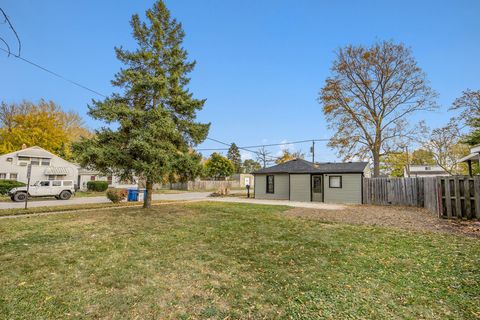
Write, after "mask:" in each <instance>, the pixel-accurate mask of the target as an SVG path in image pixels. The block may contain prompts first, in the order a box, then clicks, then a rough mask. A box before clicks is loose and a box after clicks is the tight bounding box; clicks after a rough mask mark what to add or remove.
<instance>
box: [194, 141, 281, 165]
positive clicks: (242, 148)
mask: <svg viewBox="0 0 480 320" xmlns="http://www.w3.org/2000/svg"><path fill="white" fill-rule="evenodd" d="M207 140H211V141H214V142H217V143H220V144H223V145H225V146H231V144H230V143H227V142H223V141H220V140H218V139H213V138H208V137H207ZM238 149H240V150H244V151H248V152H252V153H255V154H257V155H260V152H258V151H255V150H250V149H247V148H245V147H238ZM198 150H200V149H198ZM224 150H228V148H224ZM269 158H270V160H269V161H275V160H277V158H274V157H269Z"/></svg>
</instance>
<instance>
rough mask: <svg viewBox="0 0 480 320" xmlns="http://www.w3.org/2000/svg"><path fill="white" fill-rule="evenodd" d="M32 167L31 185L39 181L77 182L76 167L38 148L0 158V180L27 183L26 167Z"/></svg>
mask: <svg viewBox="0 0 480 320" xmlns="http://www.w3.org/2000/svg"><path fill="white" fill-rule="evenodd" d="M29 164H31V165H32V174H31V179H30V181H31V183H34V182H35V181H39V180H73V181H76V180H77V176H78V166H77V165H76V164H74V163H71V162H68V161H66V160H64V159H62V158H60V157H59V156H57V155H55V154H53V153H51V152H48V151H47V150H45V149H43V148H40V147H30V148H27V147H25V146H24V148H23V149H22V150H19V151H15V152H11V153H7V154H4V155H1V156H0V179H9V180H16V181H20V182H23V183H27V181H28V179H27V166H28V165H29Z"/></svg>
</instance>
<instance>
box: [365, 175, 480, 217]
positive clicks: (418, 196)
mask: <svg viewBox="0 0 480 320" xmlns="http://www.w3.org/2000/svg"><path fill="white" fill-rule="evenodd" d="M363 203H365V204H379V205H404V206H416V207H424V208H427V209H428V210H430V211H432V212H434V213H436V214H438V215H439V216H440V217H442V218H449V219H451V218H466V219H475V218H476V219H480V177H479V176H476V177H464V176H452V177H426V178H364V180H363Z"/></svg>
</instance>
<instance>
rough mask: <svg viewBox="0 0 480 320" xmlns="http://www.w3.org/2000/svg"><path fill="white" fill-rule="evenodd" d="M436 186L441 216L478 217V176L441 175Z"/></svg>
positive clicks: (479, 208) (479, 216) (449, 217)
mask: <svg viewBox="0 0 480 320" xmlns="http://www.w3.org/2000/svg"><path fill="white" fill-rule="evenodd" d="M437 188H438V190H439V193H438V202H439V204H440V205H439V214H440V216H441V217H443V218H448V219H451V218H466V219H475V218H476V219H480V177H479V176H476V177H463V176H460V177H441V178H438V182H437Z"/></svg>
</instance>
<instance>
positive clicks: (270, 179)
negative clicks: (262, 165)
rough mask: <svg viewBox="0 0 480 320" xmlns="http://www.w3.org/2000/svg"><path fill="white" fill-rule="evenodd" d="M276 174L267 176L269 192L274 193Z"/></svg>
mask: <svg viewBox="0 0 480 320" xmlns="http://www.w3.org/2000/svg"><path fill="white" fill-rule="evenodd" d="M274 185H275V176H267V193H274V190H275V188H274Z"/></svg>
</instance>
